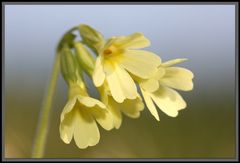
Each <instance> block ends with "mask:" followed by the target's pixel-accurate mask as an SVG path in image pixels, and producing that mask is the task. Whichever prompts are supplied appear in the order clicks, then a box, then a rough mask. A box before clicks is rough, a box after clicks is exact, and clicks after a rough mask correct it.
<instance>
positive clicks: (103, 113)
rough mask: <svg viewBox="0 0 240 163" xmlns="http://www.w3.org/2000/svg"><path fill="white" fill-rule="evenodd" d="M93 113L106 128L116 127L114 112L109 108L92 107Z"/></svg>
mask: <svg viewBox="0 0 240 163" xmlns="http://www.w3.org/2000/svg"><path fill="white" fill-rule="evenodd" d="M91 114H92V115H93V116H94V118H95V119H96V121H97V122H98V123H99V124H100V125H101V126H102V127H103V128H104V129H105V130H111V129H112V128H113V127H114V126H113V117H112V114H111V113H110V112H109V111H108V110H107V109H99V108H98V107H96V106H95V107H94V108H93V109H91Z"/></svg>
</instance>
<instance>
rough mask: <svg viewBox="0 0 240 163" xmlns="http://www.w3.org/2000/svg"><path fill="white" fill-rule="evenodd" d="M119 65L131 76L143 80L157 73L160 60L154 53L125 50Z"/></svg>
mask: <svg viewBox="0 0 240 163" xmlns="http://www.w3.org/2000/svg"><path fill="white" fill-rule="evenodd" d="M123 55H124V57H123V58H122V60H121V62H120V63H119V64H120V65H121V66H122V67H123V68H125V69H127V70H128V71H129V72H131V73H132V74H134V75H136V76H138V77H141V78H143V79H146V78H149V77H151V76H153V75H154V73H156V72H157V67H158V66H159V65H160V64H161V59H160V57H159V56H157V55H156V54H154V53H151V52H148V51H143V50H127V51H126V52H125V53H123Z"/></svg>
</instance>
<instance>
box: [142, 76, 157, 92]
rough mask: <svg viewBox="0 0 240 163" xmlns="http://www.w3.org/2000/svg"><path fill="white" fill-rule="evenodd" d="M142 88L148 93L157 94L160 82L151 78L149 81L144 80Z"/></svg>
mask: <svg viewBox="0 0 240 163" xmlns="http://www.w3.org/2000/svg"><path fill="white" fill-rule="evenodd" d="M140 87H141V88H142V89H144V90H145V91H147V92H155V91H156V90H158V87H159V82H158V80H156V79H154V78H150V79H148V80H144V81H142V82H141V83H140Z"/></svg>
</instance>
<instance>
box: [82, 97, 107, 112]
mask: <svg viewBox="0 0 240 163" xmlns="http://www.w3.org/2000/svg"><path fill="white" fill-rule="evenodd" d="M77 98H78V101H79V103H80V104H82V105H84V107H98V108H99V109H104V108H106V106H105V105H104V104H103V103H102V102H101V101H99V100H97V99H94V98H91V97H87V96H77Z"/></svg>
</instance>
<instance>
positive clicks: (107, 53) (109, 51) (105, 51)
mask: <svg viewBox="0 0 240 163" xmlns="http://www.w3.org/2000/svg"><path fill="white" fill-rule="evenodd" d="M103 54H104V55H107V56H108V55H110V54H112V50H110V49H106V50H104V51H103Z"/></svg>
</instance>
